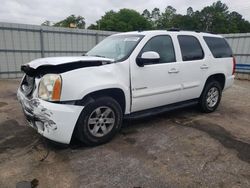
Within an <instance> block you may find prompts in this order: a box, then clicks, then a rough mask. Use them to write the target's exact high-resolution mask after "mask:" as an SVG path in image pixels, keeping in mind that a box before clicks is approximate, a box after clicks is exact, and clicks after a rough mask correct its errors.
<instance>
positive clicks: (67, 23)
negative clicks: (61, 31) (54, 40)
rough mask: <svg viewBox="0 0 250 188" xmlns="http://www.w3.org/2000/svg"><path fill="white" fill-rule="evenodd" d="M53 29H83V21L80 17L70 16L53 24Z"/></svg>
mask: <svg viewBox="0 0 250 188" xmlns="http://www.w3.org/2000/svg"><path fill="white" fill-rule="evenodd" d="M53 26H55V27H76V28H79V29H84V28H85V19H84V17H82V16H75V15H70V16H68V17H67V18H65V19H64V20H62V21H59V22H57V23H55V24H54V25H53Z"/></svg>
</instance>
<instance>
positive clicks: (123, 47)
mask: <svg viewBox="0 0 250 188" xmlns="http://www.w3.org/2000/svg"><path fill="white" fill-rule="evenodd" d="M142 37H143V35H117V36H110V37H107V38H106V39H104V40H103V41H102V42H100V43H99V44H98V45H96V46H95V47H94V48H93V49H91V50H90V51H89V52H88V53H87V54H86V55H87V56H97V57H105V58H110V59H114V60H115V61H119V60H124V59H126V58H128V56H129V55H130V54H131V53H132V51H133V50H134V48H135V47H136V45H137V44H138V43H139V42H140V40H141V39H142Z"/></svg>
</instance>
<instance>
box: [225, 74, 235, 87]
mask: <svg viewBox="0 0 250 188" xmlns="http://www.w3.org/2000/svg"><path fill="white" fill-rule="evenodd" d="M234 77H235V76H234V75H231V76H228V77H227V78H226V82H225V87H224V90H226V89H228V88H230V87H231V86H232V85H233V83H234Z"/></svg>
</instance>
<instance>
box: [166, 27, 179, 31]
mask: <svg viewBox="0 0 250 188" xmlns="http://www.w3.org/2000/svg"><path fill="white" fill-rule="evenodd" d="M167 31H180V29H179V28H174V27H173V28H170V29H168V30H167Z"/></svg>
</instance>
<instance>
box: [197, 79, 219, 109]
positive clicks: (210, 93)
mask: <svg viewBox="0 0 250 188" xmlns="http://www.w3.org/2000/svg"><path fill="white" fill-rule="evenodd" d="M221 95H222V88H221V86H220V83H219V82H217V81H215V80H212V81H210V82H209V83H207V84H206V85H205V87H204V89H203V92H202V94H201V96H200V100H199V106H200V109H201V111H202V112H205V113H210V112H213V111H215V110H216V109H217V107H218V105H219V103H220V100H221Z"/></svg>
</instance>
